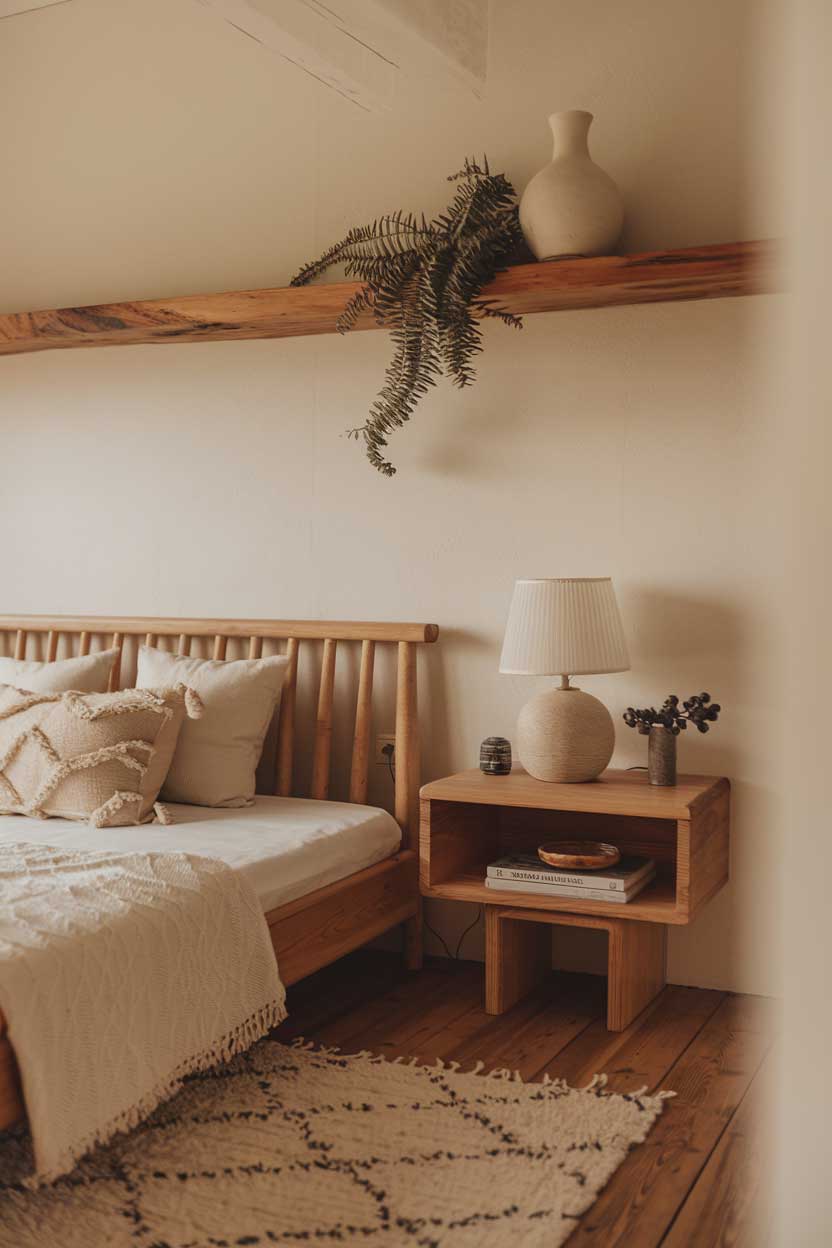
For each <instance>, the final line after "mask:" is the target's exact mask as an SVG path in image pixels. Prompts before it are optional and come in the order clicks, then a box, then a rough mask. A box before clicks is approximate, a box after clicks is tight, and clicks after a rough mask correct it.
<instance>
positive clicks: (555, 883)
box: [485, 854, 656, 904]
mask: <svg viewBox="0 0 832 1248" xmlns="http://www.w3.org/2000/svg"><path fill="white" fill-rule="evenodd" d="M655 874H656V864H655V862H654V861H653V859H652V858H621V859H620V861H619V862H618V863H616V865H615V866H614V867H602V868H601V870H600V871H583V870H581V871H563V870H562V869H560V868H559V867H547V866H546V864H545V863H544V862H541V861H540V859H539V858H538V856H537V854H506V856H505V857H503V858H498V859H497V860H496V861H495V862H492V863H489V866H488V874H487V875H486V877H485V883H486V887H487V888H499V889H501V890H505V891H507V892H516V893H539V894H540V895H541V896H546V897H575V898H578V899H580V900H583V901H611V902H618V903H619V904H623V903H625V902H628V901H632V899H633V897H635V896H636V895H637V894H638V893H640V892H641V890H642V889H643V888H644V887H645V886H646V885H647V884H649V883H650V881H651V880H652V879H653V877H654V876H655Z"/></svg>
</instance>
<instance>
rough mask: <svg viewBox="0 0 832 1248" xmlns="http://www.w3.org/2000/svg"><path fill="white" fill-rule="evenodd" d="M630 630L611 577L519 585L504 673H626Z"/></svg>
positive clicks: (505, 644)
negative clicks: (627, 632)
mask: <svg viewBox="0 0 832 1248" xmlns="http://www.w3.org/2000/svg"><path fill="white" fill-rule="evenodd" d="M629 666H630V658H629V655H628V654H627V643H626V641H625V640H624V629H623V627H622V624H621V616H620V614H619V611H618V603H617V602H616V599H615V590H614V589H613V586H612V581H611V579H610V578H609V577H608V576H599V577H592V578H588V577H564V578H557V579H553V580H534V581H516V582H515V585H514V596H513V598H512V600H511V609H510V611H509V616H508V624H507V625H506V635H505V640H504V642H503V653H502V655H501V656H500V671H501V672H506V673H509V674H512V675H517V676H563V675H566V676H581V675H587V674H589V673H592V672H626V671H627V670H628V669H629Z"/></svg>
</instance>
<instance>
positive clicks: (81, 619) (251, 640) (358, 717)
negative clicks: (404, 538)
mask: <svg viewBox="0 0 832 1248" xmlns="http://www.w3.org/2000/svg"><path fill="white" fill-rule="evenodd" d="M101 636H103V637H105V638H106V640H107V643H108V644H109V645H111V646H112V647H114V648H116V649H117V650H118V652H119V658H118V660H117V661H116V664H115V666H114V668H113V673H112V676H111V679H110V687H111V688H113V689H114V688H118V686H119V682H120V678H121V656H122V653H123V651H124V647H125V642H127V641H128V640H130V641H134V642H135V641H138V642H139V643H142V642H143V643H146V644H147V645H151V646H152V645H156V644H160V643H161V640H162V639H165V640H166V641H168V644H172V645H173V646H174V648H175V649H176V652H177V653H179V654H189V653H190V650H191V645H192V642H193V641H194V640H195V639H197V638H199V639H204V638H208V639H210V642H211V649H212V654H213V657H214V658H215V659H224V658H225V657H226V650H227V646H228V642H229V641H230V640H232V639H234V641H235V642H239V641H240V640H242V641H243V643H245V642H247V643H248V645H247V651H246V652H247V654H248V656H249V657H250V658H259V657H260V655H261V654H262V652H263V643H264V642H265V641H269V642H285V652H286V654H287V655H288V657H289V668H288V672H287V676H286V683H285V685H284V688H283V695H282V698H281V703H280V719H279V725H278V739H277V756H276V765H275V781H274V792H275V793H276V794H278V795H279V796H282V797H289V796H311V797H315V798H322V799H323V798H327V797H328V796H329V784H330V772H331V762H332V758H331V755H332V722H333V698H334V690H335V661H336V655H337V653H338V646H339V644H340V643H352V644H354V645H357V644H358V643H360V645H361V658H360V668H359V675H358V692H357V697H356V706H355V727H354V731H353V734H352V754H351V761H350V772H349V800H350V801H351V802H359V803H363V802H366V800H367V787H368V779H369V764H370V758H371V709H372V696H373V667H374V661H375V651H376V645H377V644H379V643H380V644H392V645H395V646H396V647H397V668H396V769H395V770H396V777H395V812H394V813H395V816H396V819H397V821H398V823H399V825H400V826H401V829H402V843H403V847H406V848H409V849H414V850H415V849H416V848H417V841H418V827H419V824H418V811H419V722H418V714H417V693H416V648H417V646H419V645H422V644H424V643H427V642H434V641H436V639H437V637H438V636H439V629H438V627H437V626H436V625H435V624H387V623H361V622H352V621H347V622H345V621H336V620H221V619H203V620H200V619H163V618H156V617H146V618H144V617H140V616H125V617H118V616H70V615H62V616H40V615H19V616H15V615H0V639H4V640H5V642H6V646H5V653H7V654H11V655H13V657H14V658H17V659H25V658H27V657H31V658H42V659H44V660H45V661H46V662H50V663H51V662H54V661H55V659H56V658H57V657H59V650H60V652H61V655H62V656H63V654H64V653H65V654H67V655H69V654H79V655H85V654H88V653H89V652H90V647H91V644H92V639H93V638H94V637H101ZM303 642H317V643H321V642H322V643H323V646H322V649H321V667H320V676H319V678H318V695H317V713H316V717H315V729H314V744H313V751H312V778H311V786H310V792H309V794H300V793H296V790H295V788H294V787H293V772H294V767H293V764H294V757H295V743H296V736H297V731H296V716H295V707H296V700H297V679H298V655H299V650H300V646H301V644H302V643H303ZM30 651H37V653H30Z"/></svg>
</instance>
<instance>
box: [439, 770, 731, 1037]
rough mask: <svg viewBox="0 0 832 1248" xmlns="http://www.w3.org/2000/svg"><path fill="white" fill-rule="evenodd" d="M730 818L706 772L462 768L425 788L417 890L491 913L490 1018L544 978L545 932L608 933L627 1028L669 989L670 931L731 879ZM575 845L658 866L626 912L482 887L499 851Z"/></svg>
mask: <svg viewBox="0 0 832 1248" xmlns="http://www.w3.org/2000/svg"><path fill="white" fill-rule="evenodd" d="M729 820H730V785H729V783H728V781H727V780H724V779H718V778H714V777H711V776H682V777H680V779H679V783H678V784H677V785H675V786H674V787H672V788H658V787H655V786H652V785H650V784H648V782H647V777H646V775H645V773H644V772H638V771H616V770H609V771H606V772H604V774H603V775H602V776H601V777H600V778H599V779H598V780H596V781H593V782H592V783H590V784H546V783H544V782H542V781H540V780H535V779H533V778H532V777H531V776H529V775H527V774H526V773H525V772H523V771H518V770H515V771H513V772H512V773H511V775H509V776H486V775H484V774H483V773H482V772H481V771H478V770H472V771H464V772H460V773H459V774H458V775H455V776H448V777H447V778H446V779H444V780H435V781H433V782H432V783H431V784H427V785H425V786H424V788H423V789H422V790H421V829H420V847H419V857H420V882H421V890H422V894H423V895H424V896H425V897H441V898H444V899H445V900H449V901H468V902H474V903H478V904H480V905H484V906H485V907H486V1009H487V1010H488V1011H489V1013H502V1012H503V1010H505V1009H508V1008H509V1006H510V1005H512V1004H513V1003H514V1002H515V1001H517V1000H518V999H519V998H520V997H521V996H523V995H524V994H525V993H526V992H528V991H529V990H530V989H531V988H532V987H533V986H534V984H535V983H537V982H538V981H539V979H540V978H541V977H542V976H543V975H545V974H546V973H548V969H549V965H550V962H549V961H548V953H547V942H550V937H549V934H548V926H551V925H555V926H557V925H561V924H562V925H565V926H576V927H599V928H602V929H603V930H605V931H606V932H607V934H608V936H609V970H610V984H609V993H608V1025H609V1026H610V1028H611V1029H612V1030H620V1029H621V1028H622V1027H625V1026H627V1024H628V1022H629V1021H631V1019H632V1018H633V1017H634V1016H635V1014H637V1013H638V1012H639V1011H640V1010H641V1009H643V1008H644V1006H645V1005H646V1004H647V1003H648V1002H649V1000H650V999H651V998H652V997H653V996H654V995H655V993H656V992H658V991H659V990H660V988H661V987H662V986H663V985H664V982H665V981H664V950H665V935H666V925H669V924H685V923H690V922H691V921H692V920H693V919H694V918H695V916H696V915H697V914H698V912H699V911H700V910H701V909H702V907H703V906H704V905H705V904H706V903H707V902H708V901H709V900H710V898H711V897H713V896H714V894H715V893H717V892H718V891H719V890H720V889H721V888H722V887H723V885H724V884H725V883H726V882H727V880H728V834H729ZM579 838H581V839H582V838H587V839H591V840H601V841H607V842H609V843H610V844H613V845H617V846H618V847H619V848H620V849H621V850H622V852H623V853H629V854H638V855H641V856H643V857H650V858H653V859H655V861H656V867H657V874H656V879H655V880H654V881H653V882H652V883H651V884H649V885H648V886H647V888H646V889H644V891H643V892H642V893H640V894H639V895H638V897H637V898H636V899H635V900H634V901H631V902H629V903H627V904H626V905H621V904H615V903H611V902H602V901H600V902H598V901H579V900H577V899H576V898H572V897H547V896H545V895H541V894H537V893H518V892H512V891H508V890H505V891H501V890H499V889H491V888H486V886H485V873H486V867H487V865H488V863H489V862H491V861H493V859H494V858H496V857H498V856H499V855H500V854H502V853H509V852H513V851H518V850H534V849H536V848H537V846H538V845H541V844H542V843H543V842H544V841H552V840H575V839H579ZM543 925H547V926H546V928H545V930H543ZM657 925H661V926H657Z"/></svg>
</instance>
